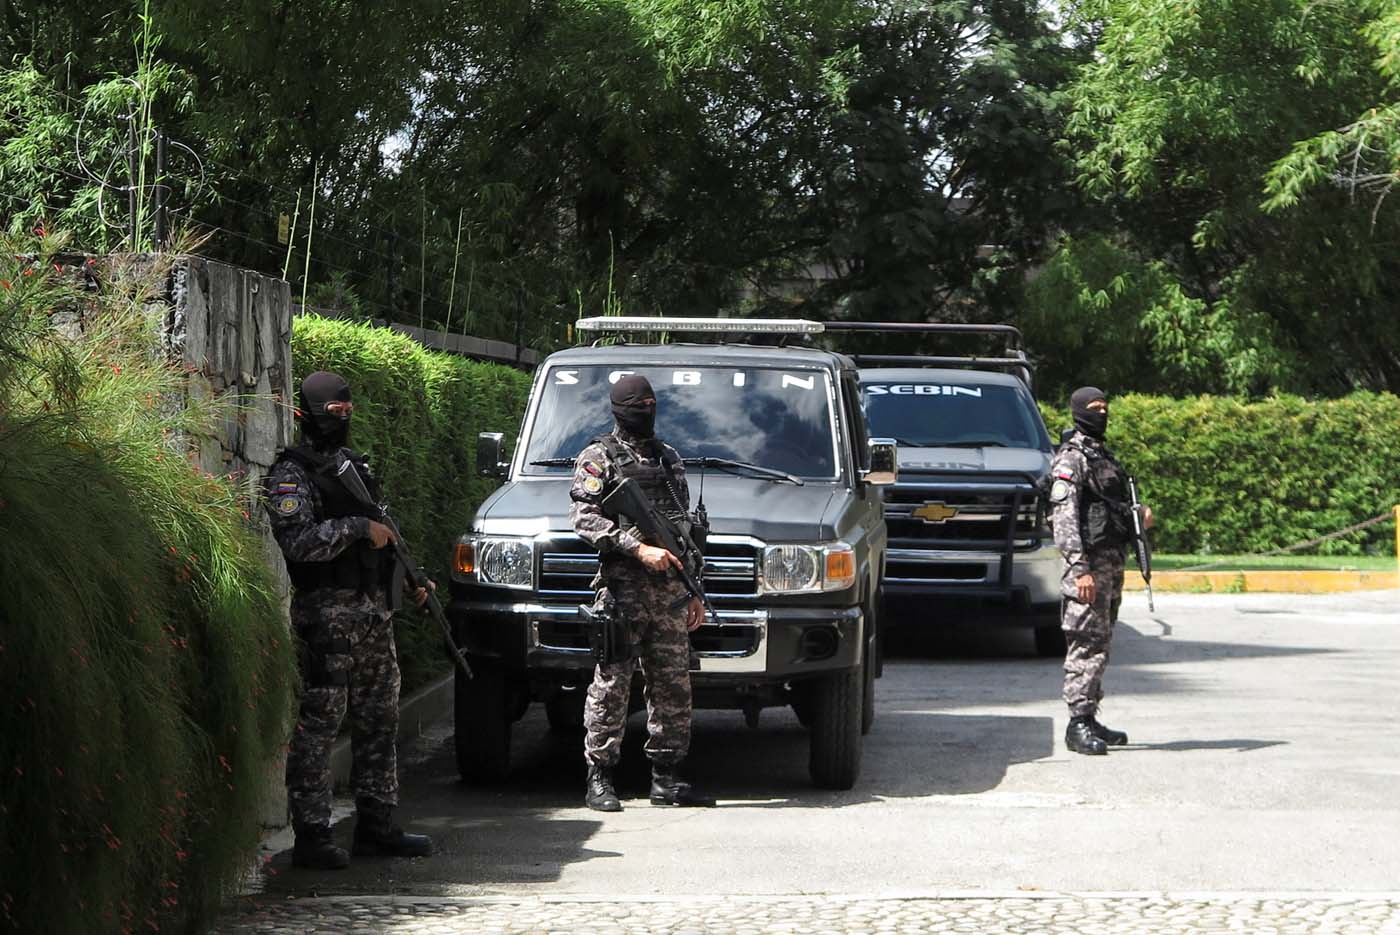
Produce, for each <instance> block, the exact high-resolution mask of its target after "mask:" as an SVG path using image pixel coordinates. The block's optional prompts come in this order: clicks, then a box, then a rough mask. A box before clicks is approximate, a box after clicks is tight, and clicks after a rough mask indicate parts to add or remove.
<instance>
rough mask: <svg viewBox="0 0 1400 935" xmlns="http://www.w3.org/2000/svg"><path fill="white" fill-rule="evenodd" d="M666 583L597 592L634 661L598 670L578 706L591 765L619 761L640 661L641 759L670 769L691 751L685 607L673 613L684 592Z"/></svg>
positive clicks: (642, 581) (628, 584) (641, 582)
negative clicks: (621, 624)
mask: <svg viewBox="0 0 1400 935" xmlns="http://www.w3.org/2000/svg"><path fill="white" fill-rule="evenodd" d="M667 584H670V582H666V579H662V578H659V577H658V578H657V580H656V581H649V580H646V579H639V580H637V581H636V582H635V583H634V582H631V581H628V582H626V583H624V584H622V585H621V586H615V587H614V588H607V587H604V588H602V589H600V591H599V600H600V601H602V602H607V601H609V599H611V600H612V605H613V613H615V614H617V615H618V617H619V619H621V620H623V621H625V622H626V623H627V629H628V632H629V633H630V634H631V637H632V640H633V642H634V643H635V644H636V645H637V648H638V649H639V650H640V654H639V659H628V660H627V661H626V662H619V663H615V664H613V665H606V666H604V665H600V666H597V667H596V669H595V670H594V672H593V683H592V684H591V685H589V686H588V697H587V699H586V700H585V702H584V707H583V726H584V729H585V732H586V733H585V735H584V741H583V756H584V759H585V760H587V761H588V763H589V765H591V766H615V765H617V761H618V760H619V759H620V758H621V756H622V734H623V730H624V728H625V726H626V723H627V704H628V698H629V696H630V695H631V689H632V673H633V671H634V670H635V668H636V665H637V662H638V661H640V662H641V666H642V677H643V680H644V683H645V686H646V689H645V695H646V706H647V742H646V747H645V750H646V755H647V757H648V758H649V759H650V760H651V761H652V763H653V764H655V765H658V766H674V765H675V764H677V763H679V762H680V761H681V760H683V759H685V755H686V753H687V752H689V750H690V636H689V634H688V633H687V631H686V628H685V605H684V604H682V605H681V606H680V607H677V608H675V609H672V607H671V605H672V604H674V603H675V602H676V601H677V600H678V598H679V597H680V596H681V594H683V592H677V590H676V588H675V587H674V586H666V585H667Z"/></svg>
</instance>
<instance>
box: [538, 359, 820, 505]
mask: <svg viewBox="0 0 1400 935" xmlns="http://www.w3.org/2000/svg"><path fill="white" fill-rule="evenodd" d="M629 373H638V374H641V375H642V376H644V377H646V378H647V379H648V380H649V381H650V382H651V385H652V388H653V389H654V390H655V391H656V404H657V416H656V434H657V435H658V436H659V437H661V438H662V439H663V440H665V441H666V442H667V443H668V444H670V445H671V446H673V447H674V448H675V449H676V450H677V451H679V452H680V453H681V456H682V457H686V458H691V457H715V458H728V459H731V460H734V461H747V462H749V463H752V464H758V465H762V466H763V467H768V468H775V469H777V470H780V471H786V472H788V473H789V474H795V475H797V476H798V477H807V478H813V479H830V478H834V477H836V476H837V460H836V443H835V435H834V431H835V427H834V424H833V419H832V413H831V405H830V383H829V382H828V378H827V375H826V373H825V372H824V371H821V370H810V369H790V370H784V369H779V368H766V367H708V366H704V367H631V368H627V369H621V368H618V367H616V366H559V367H554V368H552V369H551V370H550V372H549V373H547V374H546V375H545V377H544V385H543V389H542V390H541V392H540V398H539V401H538V403H537V405H536V411H535V416H534V423H533V425H532V426H531V429H530V438H529V439H528V441H527V443H526V446H525V462H526V467H525V469H524V470H525V473H527V474H540V473H551V472H556V473H557V472H558V471H560V470H567V468H563V467H553V468H550V467H541V466H530V464H529V463H530V462H531V461H541V460H546V459H550V458H574V457H575V456H577V455H578V453H579V452H580V451H582V450H583V449H584V447H586V446H587V445H588V443H589V441H590V440H592V439H593V438H595V437H596V436H598V435H600V434H602V433H604V432H606V431H608V430H609V429H610V428H611V427H612V414H611V408H610V405H609V402H608V392H609V390H610V389H611V388H612V384H613V383H614V382H616V381H617V380H618V379H620V378H621V377H622V376H623V375H625V374H629Z"/></svg>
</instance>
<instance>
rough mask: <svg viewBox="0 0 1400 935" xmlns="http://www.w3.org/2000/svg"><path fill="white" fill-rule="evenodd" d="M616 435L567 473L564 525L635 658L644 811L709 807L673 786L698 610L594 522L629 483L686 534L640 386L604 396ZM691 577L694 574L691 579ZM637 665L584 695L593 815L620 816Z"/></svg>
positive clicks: (635, 545)
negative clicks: (621, 768) (588, 558)
mask: <svg viewBox="0 0 1400 935" xmlns="http://www.w3.org/2000/svg"><path fill="white" fill-rule="evenodd" d="M612 412H613V419H614V421H615V422H616V425H615V426H614V427H613V430H612V431H611V432H609V433H608V434H606V435H603V436H601V437H599V438H597V439H594V441H593V443H592V444H590V445H589V446H588V447H587V448H585V449H584V450H583V453H582V454H580V455H579V456H578V460H577V461H576V462H575V465H574V479H573V485H572V487H571V488H570V490H569V496H570V497H571V498H572V499H573V506H572V508H571V510H570V513H569V518H570V520H571V522H572V523H573V526H574V530H575V531H576V532H578V534H579V535H580V536H582V537H583V538H584V539H586V540H587V541H588V542H589V543H591V544H592V545H593V546H594V548H596V549H597V550H598V554H599V568H598V577H597V578H596V579H594V582H593V584H594V587H595V588H597V602H596V604H595V607H597V608H599V609H605V610H607V611H608V612H610V613H612V614H614V615H616V616H617V617H618V619H620V620H622V621H623V622H624V623H625V624H626V627H627V630H628V633H629V636H630V637H631V640H632V642H633V645H634V648H635V649H636V650H637V651H638V652H639V655H640V660H641V665H642V674H643V676H644V678H645V679H646V703H647V735H648V736H647V743H646V754H647V757H648V758H649V759H650V760H651V766H652V773H651V775H652V781H651V801H652V803H653V804H655V805H713V804H714V801H713V800H712V799H708V798H706V797H704V796H702V795H700V794H699V793H698V792H696V790H695V789H694V788H693V787H692V786H691V785H690V784H689V783H687V782H683V781H681V780H680V779H679V778H678V777H677V767H678V766H679V765H680V763H681V761H682V760H683V759H685V755H686V752H687V751H688V750H689V749H690V666H689V662H690V638H689V636H688V633H689V631H691V630H694V629H695V628H696V627H698V626H700V624H701V622H702V621H703V620H704V610H703V608H702V606H701V603H700V601H699V600H698V599H696V598H693V597H691V596H690V595H689V593H688V592H687V591H686V589H685V586H684V585H683V584H682V583H681V581H680V579H679V578H678V577H677V576H676V575H675V574H673V573H671V569H672V568H679V567H681V564H680V560H679V559H678V558H677V557H676V556H675V555H672V554H671V553H670V552H669V551H667V550H666V549H662V548H658V547H656V546H655V545H651V544H648V543H646V542H643V541H642V540H641V539H640V538H638V534H637V531H636V530H635V529H634V528H630V527H629V528H625V529H624V528H623V527H621V526H619V525H618V523H617V522H616V521H615V520H614V519H613V518H612V517H610V516H608V515H607V514H606V513H604V512H603V508H602V501H603V498H604V497H606V496H607V495H608V494H609V493H610V492H611V491H612V489H613V488H614V486H615V485H616V484H617V483H619V482H620V481H621V480H622V479H623V478H625V477H631V478H633V479H634V480H635V481H636V483H637V484H638V485H639V486H640V487H641V488H642V490H644V491H645V492H646V495H647V496H648V497H649V498H650V500H651V502H652V503H654V504H655V505H656V507H657V509H658V511H659V512H661V513H664V514H666V515H667V516H669V517H670V518H671V519H673V520H675V521H676V523H677V524H678V525H679V526H680V527H681V528H682V529H683V530H687V531H688V530H689V528H690V514H689V510H690V488H689V487H688V486H687V485H686V481H685V467H684V466H683V465H682V464H681V459H680V456H679V455H678V454H676V450H675V449H674V448H672V447H671V446H670V445H667V444H665V443H663V442H662V441H661V440H660V439H658V438H657V437H656V435H655V431H654V430H655V425H656V394H655V393H653V392H652V389H651V384H650V383H649V382H648V381H647V380H646V378H645V377H642V376H638V375H636V374H633V375H629V376H625V377H623V378H621V379H620V380H618V381H617V383H615V384H614V385H613V388H612ZM691 571H692V572H693V573H695V574H696V576H697V577H698V576H699V572H700V569H698V568H697V569H691ZM636 661H637V659H636V658H635V657H634V658H628V659H627V660H626V661H624V662H618V663H614V664H610V665H601V664H600V665H599V666H598V667H597V670H596V671H595V672H594V673H593V683H592V684H591V685H590V686H589V687H588V698H587V701H586V704H585V706H584V713H583V721H584V727H585V729H586V731H587V733H586V735H585V738H584V759H585V760H587V762H588V781H587V788H586V793H585V796H584V801H585V802H586V803H587V804H588V807H589V808H593V809H597V810H598V811H603V812H617V811H621V810H622V803H621V802H619V801H618V797H617V792H616V790H615V788H614V786H613V778H612V776H613V768H614V767H615V766H616V765H617V761H618V758H619V756H621V754H622V735H623V728H624V726H625V724H626V720H627V701H628V696H629V695H630V693H631V688H632V672H633V669H634V668H635V665H636Z"/></svg>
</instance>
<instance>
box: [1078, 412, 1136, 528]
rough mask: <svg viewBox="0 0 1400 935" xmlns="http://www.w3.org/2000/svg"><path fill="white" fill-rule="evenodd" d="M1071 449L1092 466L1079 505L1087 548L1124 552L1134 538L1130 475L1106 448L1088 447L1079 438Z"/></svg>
mask: <svg viewBox="0 0 1400 935" xmlns="http://www.w3.org/2000/svg"><path fill="white" fill-rule="evenodd" d="M1069 445H1070V446H1071V447H1073V448H1074V449H1075V450H1076V451H1078V452H1079V453H1081V454H1082V455H1084V460H1085V461H1086V462H1088V477H1086V478H1085V479H1084V487H1083V488H1082V489H1083V493H1082V495H1081V500H1080V505H1079V534H1080V537H1081V539H1082V540H1083V542H1084V548H1086V549H1091V550H1092V549H1121V548H1123V547H1124V546H1125V545H1127V544H1128V542H1129V541H1131V540H1132V536H1133V527H1132V516H1131V515H1130V514H1129V510H1131V509H1132V507H1131V506H1129V504H1128V475H1127V473H1126V472H1125V471H1124V470H1123V468H1122V466H1121V465H1119V463H1118V462H1117V461H1115V460H1114V459H1113V456H1112V455H1110V454H1109V453H1108V450H1107V449H1105V448H1104V447H1103V446H1102V445H1088V444H1085V442H1084V439H1083V438H1082V437H1079V436H1077V435H1076V437H1074V438H1071V439H1070V441H1069Z"/></svg>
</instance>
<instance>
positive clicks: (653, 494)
mask: <svg viewBox="0 0 1400 935" xmlns="http://www.w3.org/2000/svg"><path fill="white" fill-rule="evenodd" d="M593 441H594V443H595V444H598V445H601V446H602V447H603V450H604V451H606V452H607V453H608V458H609V459H610V460H611V461H612V464H613V468H614V469H615V470H616V471H617V473H618V474H619V475H620V476H621V477H624V478H627V477H630V478H631V479H632V480H633V482H634V483H636V485H637V486H638V487H640V488H641V490H642V492H643V493H644V494H646V497H647V499H648V500H650V501H651V503H652V505H653V506H655V507H656V509H657V510H658V511H660V512H661V513H663V514H665V515H666V516H667V517H668V518H670V519H672V520H674V521H675V522H677V523H679V524H681V528H682V529H688V528H689V525H690V522H689V520H690V517H689V516H688V515H687V514H686V511H685V505H684V503H683V502H682V501H681V495H680V491H679V490H678V489H677V486H676V485H677V480H676V459H675V456H674V455H672V454H671V452H669V451H667V450H666V449H665V448H664V447H661V443H660V442H656V445H657V447H658V449H659V456H658V457H657V459H656V463H655V464H646V463H644V462H643V461H641V460H640V459H638V458H636V457H635V456H634V455H633V454H632V452H631V451H629V450H628V449H627V446H626V445H624V444H623V443H622V442H621V441H620V440H619V439H618V437H617V436H616V435H614V434H612V433H609V434H607V435H600V436H598V437H597V438H595V439H593Z"/></svg>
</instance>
